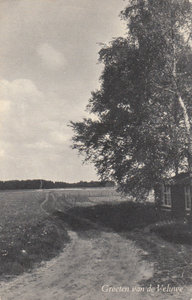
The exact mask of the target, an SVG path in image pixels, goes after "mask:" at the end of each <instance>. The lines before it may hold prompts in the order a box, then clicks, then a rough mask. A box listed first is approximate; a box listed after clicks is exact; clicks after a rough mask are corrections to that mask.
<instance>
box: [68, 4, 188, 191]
mask: <svg viewBox="0 0 192 300" xmlns="http://www.w3.org/2000/svg"><path fill="white" fill-rule="evenodd" d="M121 16H122V18H124V19H125V20H126V22H127V28H128V34H127V37H126V38H117V39H115V40H113V41H112V42H111V43H110V45H105V46H104V47H103V48H102V49H101V50H100V52H99V60H100V62H102V63H103V64H104V69H103V72H102V74H101V77H100V81H101V86H100V89H99V90H97V91H94V92H92V96H91V98H90V100H89V103H88V106H87V109H88V111H89V112H90V113H91V114H95V116H96V118H94V119H91V118H88V119H84V120H83V121H81V122H71V124H72V127H73V129H74V133H75V134H74V136H73V148H75V149H78V150H79V152H80V153H81V152H83V153H85V155H86V160H89V161H91V162H93V163H94V165H95V166H96V169H97V170H98V174H99V175H100V176H101V177H102V178H108V179H111V180H115V181H116V182H117V183H118V184H119V186H120V189H121V190H122V191H124V192H126V193H132V194H133V195H137V196H139V195H140V194H142V195H144V194H145V193H146V192H147V191H148V190H150V189H151V188H153V186H154V185H155V184H156V183H159V182H160V181H161V180H162V179H163V178H164V177H166V176H169V174H172V173H173V172H175V173H178V172H179V171H183V170H186V169H187V168H189V169H190V168H191V170H192V164H191V157H192V147H191V149H190V140H191V141H192V139H191V134H190V132H191V120H190V118H189V116H190V115H191V112H192V100H191V99H192V98H191V96H192V88H191V86H192V85H191V84H192V63H191V58H192V50H191V45H190V41H191V34H192V33H191V25H192V22H191V16H192V6H191V3H190V1H189V0H132V1H130V5H129V6H128V7H127V8H125V10H124V11H123V12H121ZM187 122H188V123H187ZM191 145H192V144H191Z"/></svg>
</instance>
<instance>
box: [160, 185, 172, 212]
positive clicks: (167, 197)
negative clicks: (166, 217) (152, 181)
mask: <svg viewBox="0 0 192 300" xmlns="http://www.w3.org/2000/svg"><path fill="white" fill-rule="evenodd" d="M162 196H163V197H162V205H163V206H166V207H171V187H170V186H169V185H163V191H162Z"/></svg>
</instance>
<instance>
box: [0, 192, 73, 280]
mask: <svg viewBox="0 0 192 300" xmlns="http://www.w3.org/2000/svg"><path fill="white" fill-rule="evenodd" d="M44 197H45V196H44V195H43V194H41V193H36V192H35V191H34V192H33V191H29V192H7V193H2V194H0V279H5V278H10V277H12V276H13V275H18V274H21V273H23V272H24V271H29V270H30V269H31V268H32V267H34V266H35V265H36V264H37V263H40V262H41V261H45V260H48V259H50V258H52V257H54V256H55V255H57V254H58V252H59V251H60V250H61V249H62V248H63V246H64V244H65V243H67V242H68V241H69V237H68V235H67V231H66V230H65V227H64V225H63V224H62V222H61V221H59V220H58V219H57V218H54V217H52V216H47V215H46V214H45V213H44V212H43V211H42V210H41V209H40V203H41V202H42V201H43V199H44Z"/></svg>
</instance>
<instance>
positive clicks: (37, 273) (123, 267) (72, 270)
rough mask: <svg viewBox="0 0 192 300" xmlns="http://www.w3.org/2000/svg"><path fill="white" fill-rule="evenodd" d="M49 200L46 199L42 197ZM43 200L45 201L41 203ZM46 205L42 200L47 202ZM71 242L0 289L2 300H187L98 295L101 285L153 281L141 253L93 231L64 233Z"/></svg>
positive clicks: (115, 237) (115, 236) (113, 235)
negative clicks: (56, 255)
mask: <svg viewBox="0 0 192 300" xmlns="http://www.w3.org/2000/svg"><path fill="white" fill-rule="evenodd" d="M46 197H48V196H46ZM46 199H48V198H46ZM46 201H47V200H46ZM69 235H70V238H71V242H70V243H69V244H68V245H67V246H66V247H65V248H64V250H63V252H62V253H61V254H60V255H59V256H58V257H56V258H54V259H52V260H51V261H49V262H47V263H44V264H43V265H42V266H41V267H39V268H37V269H35V270H33V271H32V272H31V273H26V274H23V275H21V276H18V277H17V278H15V279H14V280H12V281H10V282H7V283H5V282H2V283H1V284H0V299H1V300H13V299H14V300H53V299H54V300H120V299H128V300H141V299H162V300H164V299H182V300H183V299H190V298H189V295H190V291H189V294H188V296H187V294H186V291H185V293H184V294H182V295H174V296H173V295H168V294H166V295H165V294H164V295H163V294H160V293H158V294H157V293H155V294H152V293H146V292H136V291H135V292H124V293H123V292H121V293H106V292H102V286H103V285H109V286H114V287H119V286H122V287H130V288H131V289H132V288H134V287H138V286H139V281H141V280H142V279H148V278H150V277H151V276H153V265H152V264H149V263H148V262H147V261H145V260H143V259H141V256H142V255H144V254H145V253H144V252H143V251H142V250H141V249H138V248H137V247H136V246H135V244H134V242H132V241H130V240H127V239H124V238H123V237H122V236H120V235H118V234H117V233H113V232H108V231H100V232H98V230H97V229H92V230H89V231H87V232H86V234H85V235H84V236H83V235H78V234H77V233H76V232H74V231H70V230H69Z"/></svg>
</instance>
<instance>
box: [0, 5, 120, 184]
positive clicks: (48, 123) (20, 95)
mask: <svg viewBox="0 0 192 300" xmlns="http://www.w3.org/2000/svg"><path fill="white" fill-rule="evenodd" d="M125 6H126V2H125V1H122V0H0V180H11V179H34V178H42V179H50V180H53V181H55V180H61V181H67V182H77V181H80V180H88V181H89V180H97V179H98V177H97V175H96V171H95V169H94V167H93V165H90V164H86V165H83V164H82V161H83V157H81V156H79V155H78V153H77V151H76V150H72V149H71V144H72V142H71V138H72V134H73V133H72V129H71V128H69V127H68V124H69V122H70V120H72V121H78V120H81V119H82V118H83V117H85V116H86V113H85V107H86V104H87V103H88V100H89V98H90V95H91V91H93V90H95V89H97V88H98V87H99V76H100V74H101V71H102V68H103V66H102V65H101V64H98V51H99V49H100V48H101V46H100V45H99V43H108V42H110V41H111V40H112V38H113V37H118V36H123V35H124V34H125V32H126V28H125V24H124V23H123V22H122V21H121V20H120V18H119V13H120V11H121V10H122V9H123V8H124V7H125Z"/></svg>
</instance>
